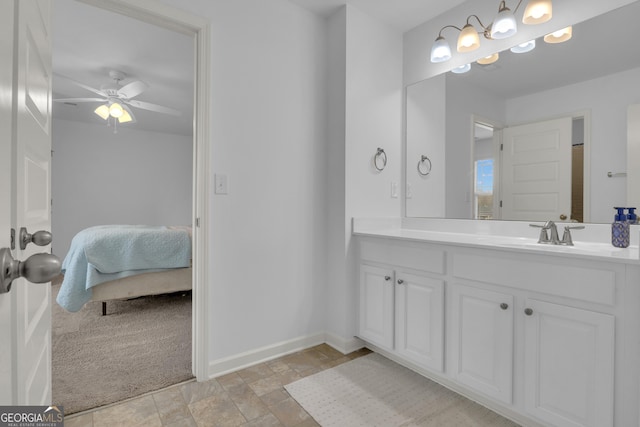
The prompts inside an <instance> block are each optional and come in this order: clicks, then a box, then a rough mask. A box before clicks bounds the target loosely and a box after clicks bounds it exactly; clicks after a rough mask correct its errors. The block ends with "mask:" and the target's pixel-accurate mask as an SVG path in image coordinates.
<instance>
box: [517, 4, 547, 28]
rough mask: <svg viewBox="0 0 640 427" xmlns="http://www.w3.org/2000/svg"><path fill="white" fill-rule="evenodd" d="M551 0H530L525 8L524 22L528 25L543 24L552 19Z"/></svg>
mask: <svg viewBox="0 0 640 427" xmlns="http://www.w3.org/2000/svg"><path fill="white" fill-rule="evenodd" d="M552 9H553V8H552V6H551V0H530V1H529V3H528V4H527V7H526V8H525V10H524V14H523V16H522V23H523V24H527V25H535V24H542V23H543V22H547V21H548V20H550V19H551V16H552Z"/></svg>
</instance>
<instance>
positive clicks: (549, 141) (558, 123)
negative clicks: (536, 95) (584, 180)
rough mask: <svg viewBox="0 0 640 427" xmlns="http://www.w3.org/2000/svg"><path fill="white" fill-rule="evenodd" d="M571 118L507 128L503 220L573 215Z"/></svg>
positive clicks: (550, 218)
mask: <svg viewBox="0 0 640 427" xmlns="http://www.w3.org/2000/svg"><path fill="white" fill-rule="evenodd" d="M571 126H572V119H571V117H565V118H562V119H557V120H548V121H544V122H538V123H531V124H527V125H522V126H514V127H509V128H505V129H504V130H503V147H504V148H503V153H502V165H503V168H502V185H501V191H502V219H517V220H523V221H547V220H559V219H562V218H561V216H562V215H566V219H568V218H569V216H570V214H571Z"/></svg>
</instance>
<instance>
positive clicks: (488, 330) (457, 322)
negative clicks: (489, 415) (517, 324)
mask: <svg viewBox="0 0 640 427" xmlns="http://www.w3.org/2000/svg"><path fill="white" fill-rule="evenodd" d="M448 290H449V307H450V311H451V313H450V314H451V316H450V319H451V324H450V326H449V328H448V335H447V338H449V340H450V349H451V357H450V360H451V367H450V372H451V374H452V375H453V377H454V378H455V379H456V381H458V382H460V383H462V384H465V385H466V386H469V387H471V388H473V389H474V390H477V391H478V392H481V393H483V394H485V395H487V396H490V397H493V398H495V399H497V400H499V401H501V402H504V403H507V404H511V403H512V395H513V349H514V347H513V327H514V313H513V311H514V307H513V299H514V298H513V296H512V295H509V294H506V293H501V292H494V291H489V290H485V289H481V288H478V287H471V286H464V285H459V284H455V283H454V284H452V285H451V286H449V288H448Z"/></svg>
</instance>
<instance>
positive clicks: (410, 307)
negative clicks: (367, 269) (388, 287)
mask: <svg viewBox="0 0 640 427" xmlns="http://www.w3.org/2000/svg"><path fill="white" fill-rule="evenodd" d="M443 315H444V282H443V281H442V280H436V279H431V278H429V277H425V276H417V275H414V274H408V273H403V272H401V271H398V272H396V351H397V352H398V353H399V354H401V355H402V356H404V357H405V358H407V359H408V360H411V361H412V362H414V363H416V364H417V365H420V366H422V367H425V368H429V369H433V370H437V371H440V372H442V371H443V367H444V363H443V357H444V341H443V335H444V320H443Z"/></svg>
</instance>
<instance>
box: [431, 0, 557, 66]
mask: <svg viewBox="0 0 640 427" xmlns="http://www.w3.org/2000/svg"><path fill="white" fill-rule="evenodd" d="M521 3H522V0H519V1H518V5H517V6H516V7H515V9H514V11H513V12H512V11H511V9H509V8H508V7H507V5H506V2H505V1H504V0H502V1H501V2H500V5H499V6H498V15H497V16H496V17H495V19H494V20H493V22H492V23H491V24H490V25H488V26H486V25H484V24H483V23H482V21H481V20H480V18H479V17H478V16H477V15H469V16H468V17H467V21H466V24H465V25H464V27H462V28H459V27H456V26H455V25H445V26H444V27H442V28H441V29H440V31H439V32H438V37H437V38H436V40H435V42H434V43H433V46H432V47H431V62H434V63H438V62H445V61H448V60H449V59H451V47H450V46H449V43H448V42H447V41H446V39H445V38H444V37H443V36H442V32H443V31H444V30H445V29H446V28H455V29H456V30H458V31H460V34H459V36H458V43H457V51H458V52H460V53H465V52H471V51H473V50H475V49H477V48H479V47H480V34H482V35H483V36H484V38H486V39H487V40H494V39H505V38H508V37H511V36H512V35H514V34H516V32H517V31H518V27H517V24H516V18H515V12H517V11H518V8H519V7H520V4H521ZM551 11H552V8H551V0H529V3H528V4H527V7H526V9H525V11H524V15H523V17H522V22H523V23H524V24H541V23H543V22H547V21H548V20H549V19H551ZM471 18H475V19H476V20H477V21H478V24H480V27H481V28H482V30H481V31H477V30H476V28H475V27H474V26H473V25H472V24H471V22H470V21H471Z"/></svg>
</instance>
